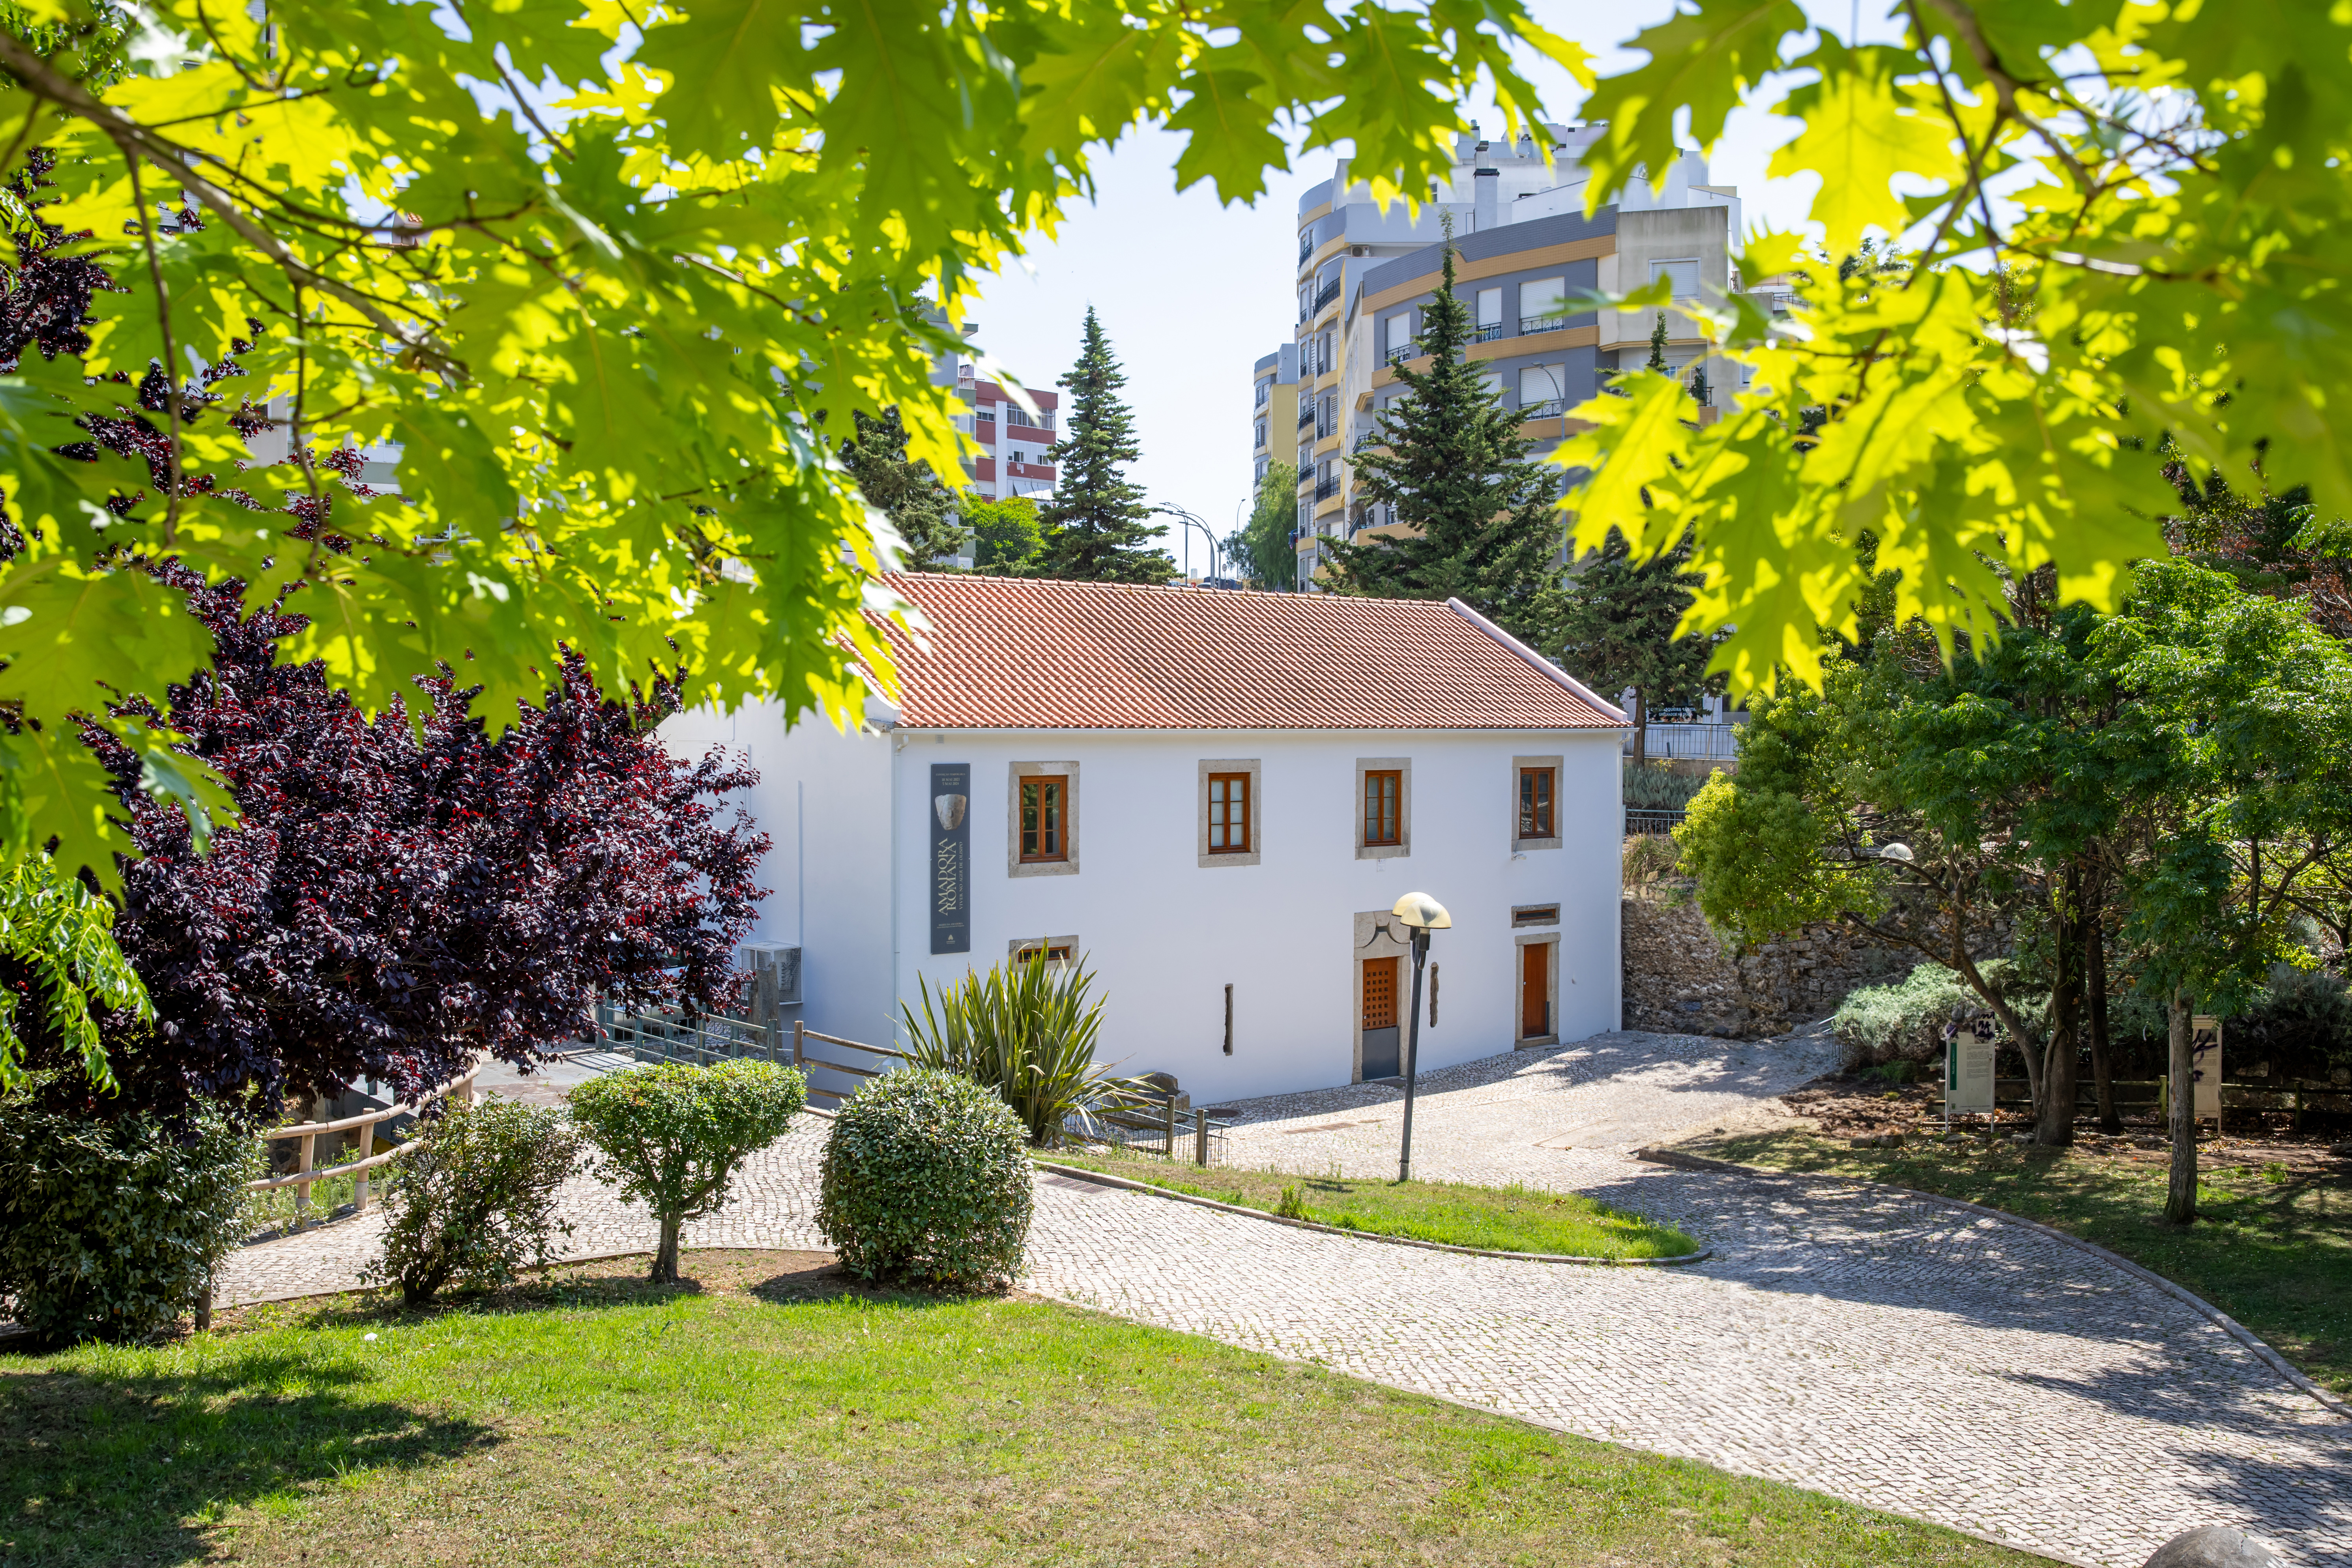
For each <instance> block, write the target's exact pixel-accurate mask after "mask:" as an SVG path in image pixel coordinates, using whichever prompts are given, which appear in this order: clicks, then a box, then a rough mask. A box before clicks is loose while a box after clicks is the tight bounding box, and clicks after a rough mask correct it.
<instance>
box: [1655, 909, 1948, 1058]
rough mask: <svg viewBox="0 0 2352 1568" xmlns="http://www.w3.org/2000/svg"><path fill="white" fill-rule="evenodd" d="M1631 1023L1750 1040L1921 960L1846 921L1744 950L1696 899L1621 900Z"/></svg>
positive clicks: (1827, 1010)
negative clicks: (1723, 933)
mask: <svg viewBox="0 0 2352 1568" xmlns="http://www.w3.org/2000/svg"><path fill="white" fill-rule="evenodd" d="M1623 931H1624V950H1623V952H1624V963H1625V1023H1624V1026H1625V1027H1626V1028H1629V1029H1658V1030H1667V1031H1672V1032H1674V1033H1676V1034H1685V1035H1720V1036H1724V1037H1729V1038H1734V1039H1754V1038H1757V1037H1761V1036H1765V1035H1771V1034H1778V1033H1780V1031H1782V1030H1784V1029H1788V1028H1791V1027H1793V1026H1796V1025H1798V1024H1801V1023H1805V1022H1808V1021H1810V1020H1811V1019H1815V1018H1823V1017H1827V1016H1829V1015H1830V1014H1832V1013H1833V1012H1835V1011H1837V1006H1838V1004H1839V1003H1841V1002H1843V1001H1844V1000H1845V997H1846V994H1847V993H1848V992H1850V991H1852V990H1853V989H1854V988H1855V987H1856V986H1861V985H1883V984H1886V983H1888V982H1889V981H1892V980H1896V979H1900V978H1901V977H1902V976H1904V975H1906V974H1908V973H1911V969H1912V966H1913V965H1914V964H1916V963H1918V962H1919V960H1918V955H1917V954H1916V952H1912V951H1911V950H1910V949H1908V948H1896V947H1888V946H1885V945H1884V944H1882V943H1880V942H1875V941H1873V940H1872V939H1870V938H1868V937H1865V936H1862V935H1860V934H1859V933H1857V932H1855V931H1853V930H1851V929H1850V928H1846V927H1843V926H1827V925H1823V926H1808V927H1806V928H1805V929H1803V930H1802V931H1798V932H1797V933H1795V934H1794V935H1791V936H1790V937H1788V938H1786V939H1784V940H1782V941H1780V942H1765V943H1763V944H1762V945H1761V946H1759V947H1756V948H1754V949H1751V950H1748V951H1741V950H1739V949H1738V947H1737V946H1736V945H1735V944H1733V943H1731V942H1727V941H1725V940H1724V939H1723V938H1721V937H1719V936H1718V935H1717V933H1716V931H1715V930H1714V928H1713V927H1711V926H1709V925H1708V924H1707V923H1706V917H1705V916H1703V915H1701V914H1700V913H1699V912H1698V907H1697V906H1696V904H1661V903H1652V902H1649V901H1647V900H1640V899H1628V900H1625V902H1624V925H1623Z"/></svg>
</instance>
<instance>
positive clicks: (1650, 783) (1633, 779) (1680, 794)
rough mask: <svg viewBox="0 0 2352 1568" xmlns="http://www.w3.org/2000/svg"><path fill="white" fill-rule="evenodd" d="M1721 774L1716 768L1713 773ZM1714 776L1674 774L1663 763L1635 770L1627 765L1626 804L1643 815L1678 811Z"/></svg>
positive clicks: (1625, 778) (1710, 774)
mask: <svg viewBox="0 0 2352 1568" xmlns="http://www.w3.org/2000/svg"><path fill="white" fill-rule="evenodd" d="M1721 771H1722V770H1721V769H1719V768H1718V769H1717V770H1716V773H1720V772H1721ZM1714 776H1715V773H1708V774H1707V775H1706V778H1699V777H1696V776H1695V775H1693V774H1690V773H1676V772H1675V770H1674V769H1672V768H1670V767H1667V766H1666V765H1664V763H1650V764H1649V765H1648V766H1647V767H1639V768H1637V767H1635V766H1634V765H1633V763H1630V762H1629V763H1626V764H1625V767H1624V780H1625V804H1626V805H1630V806H1633V807H1636V808H1637V809H1640V810H1643V811H1680V810H1682V809H1683V808H1684V807H1685V806H1687V805H1690V803H1691V797H1692V796H1693V795H1696V794H1698V792H1699V791H1700V790H1701V789H1702V788H1704V787H1705V786H1706V780H1707V779H1708V778H1713V777H1714Z"/></svg>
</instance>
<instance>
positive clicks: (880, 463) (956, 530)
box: [841, 406, 965, 571]
mask: <svg viewBox="0 0 2352 1568" xmlns="http://www.w3.org/2000/svg"><path fill="white" fill-rule="evenodd" d="M841 460H842V461H843V462H845V463H846V464H848V465H849V471H850V472H851V473H853V474H855V475H856V476H857V488H858V489H860V490H862V491H864V492H865V495H866V500H868V501H870V502H872V503H873V505H874V507H875V510H877V511H879V512H881V513H882V514H883V515H884V516H885V517H887V518H888V519H889V520H890V526H891V527H893V528H895V529H897V530H898V537H899V538H900V539H902V540H904V541H905V542H906V547H907V548H906V554H905V561H906V564H907V566H908V569H909V570H910V571H919V570H920V569H921V568H922V567H924V566H925V565H928V564H929V563H931V562H933V561H937V560H940V559H942V558H944V557H948V556H953V555H961V554H962V553H963V547H964V539H965V534H964V530H963V525H962V524H961V522H959V521H957V519H956V511H955V497H954V496H952V495H951V494H950V493H949V491H948V488H947V487H946V486H945V485H943V484H941V483H940V477H939V476H938V475H937V474H935V473H933V472H931V469H930V466H929V464H927V463H918V462H915V461H912V460H911V459H909V458H908V456H907V427H906V426H904V425H902V424H900V423H899V422H898V409H897V408H896V407H895V406H893V407H890V408H886V409H884V410H883V411H882V417H881V418H879V419H877V418H875V417H874V416H872V415H869V414H860V415H858V416H857V434H856V436H855V437H852V438H851V439H849V440H846V441H844V442H843V443H842V444H841Z"/></svg>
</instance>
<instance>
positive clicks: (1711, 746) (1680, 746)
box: [1625, 724, 1740, 763]
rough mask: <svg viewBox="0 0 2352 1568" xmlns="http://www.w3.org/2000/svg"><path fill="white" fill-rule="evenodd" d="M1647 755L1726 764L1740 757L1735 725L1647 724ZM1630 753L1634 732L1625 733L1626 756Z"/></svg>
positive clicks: (1645, 749)
mask: <svg viewBox="0 0 2352 1568" xmlns="http://www.w3.org/2000/svg"><path fill="white" fill-rule="evenodd" d="M1643 728H1644V730H1645V731H1647V741H1648V744H1647V745H1646V746H1644V747H1643V752H1644V753H1645V754H1646V755H1648V756H1651V757H1659V758H1674V759H1680V760H1685V761H1690V762H1709V763H1727V762H1730V761H1732V760H1733V759H1735V758H1737V757H1738V755H1739V731H1740V726H1739V725H1738V724H1649V725H1645V726H1643ZM1625 754H1626V755H1628V756H1631V755H1633V731H1631V730H1628V731H1625Z"/></svg>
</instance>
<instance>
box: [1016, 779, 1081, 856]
mask: <svg viewBox="0 0 2352 1568" xmlns="http://www.w3.org/2000/svg"><path fill="white" fill-rule="evenodd" d="M1036 783H1059V784H1061V786H1062V844H1061V853H1060V854H1058V855H1055V856H1052V857H1046V856H1042V855H1041V856H1024V855H1023V854H1022V852H1021V789H1022V785H1023V784H1036ZM1085 804H1086V792H1085V789H1084V786H1083V785H1082V784H1080V783H1079V780H1078V764H1077V763H1011V764H1009V765H1008V768H1007V771H1006V779H1005V798H1004V869H1005V874H1006V875H1007V876H1012V877H1074V876H1076V875H1077V871H1078V855H1079V851H1080V850H1081V848H1082V847H1083V841H1082V839H1081V837H1080V821H1081V816H1082V813H1083V810H1084V807H1085Z"/></svg>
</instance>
